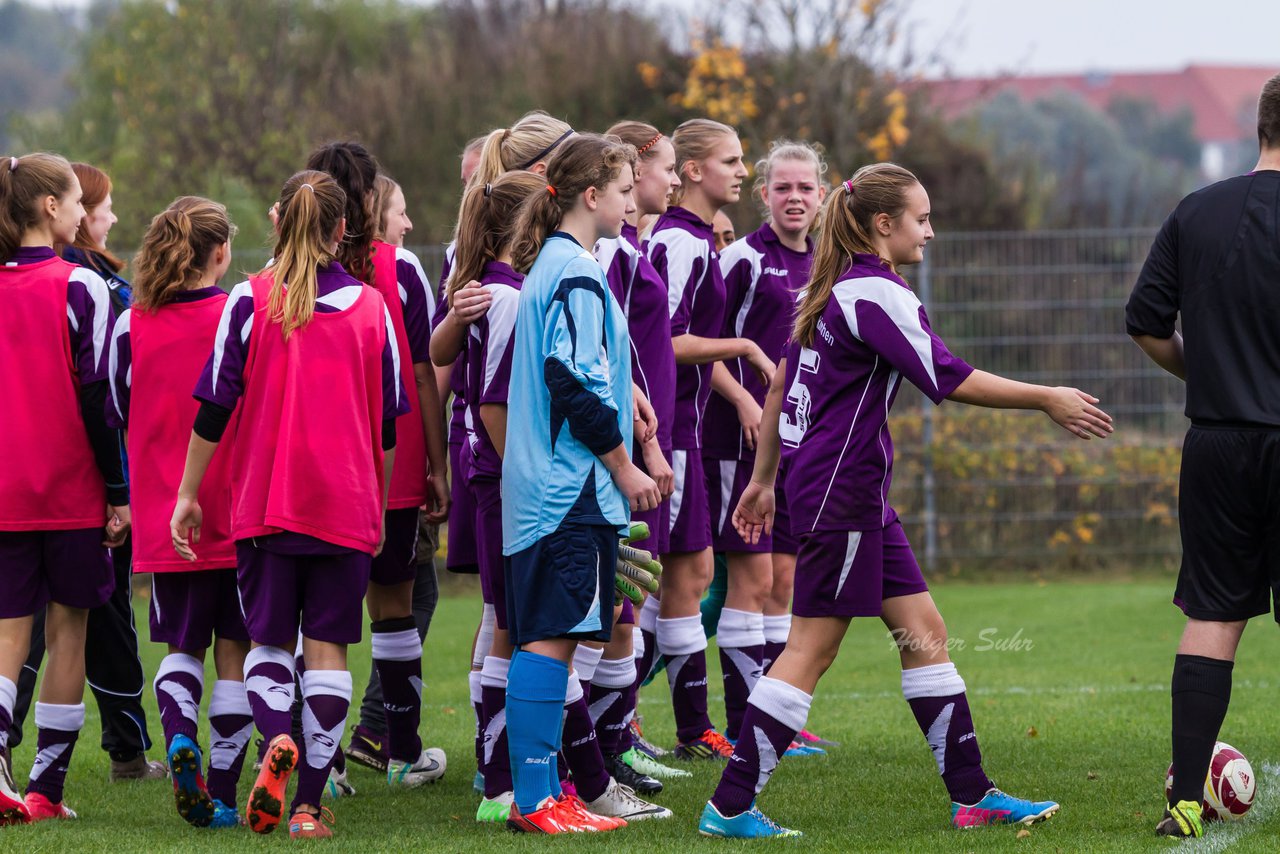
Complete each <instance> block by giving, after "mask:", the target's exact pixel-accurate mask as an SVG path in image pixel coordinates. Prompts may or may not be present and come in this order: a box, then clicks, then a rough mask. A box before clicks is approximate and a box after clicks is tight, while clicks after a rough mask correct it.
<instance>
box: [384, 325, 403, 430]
mask: <svg viewBox="0 0 1280 854" xmlns="http://www.w3.org/2000/svg"><path fill="white" fill-rule="evenodd" d="M382 316H383V319H384V321H385V322H386V324H387V341H386V343H385V344H383V345H382V420H383V421H393V420H395V419H396V418H399V417H400V416H401V415H404V414H405V413H407V412H409V397H408V393H407V392H406V391H405V387H404V381H403V380H402V379H401V377H400V347H399V346H397V344H396V328H395V326H394V325H393V324H392V322H391V312H389V311H387V307H386V306H385V305H384V306H383V307H382Z"/></svg>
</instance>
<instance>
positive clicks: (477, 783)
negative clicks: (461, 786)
mask: <svg viewBox="0 0 1280 854" xmlns="http://www.w3.org/2000/svg"><path fill="white" fill-rule="evenodd" d="M471 789H472V790H473V791H474V792H475V793H476V794H477V795H483V794H484V773H483V772H481V771H477V772H476V776H475V777H474V778H472V780H471Z"/></svg>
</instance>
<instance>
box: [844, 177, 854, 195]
mask: <svg viewBox="0 0 1280 854" xmlns="http://www.w3.org/2000/svg"><path fill="white" fill-rule="evenodd" d="M843 186H844V191H845V192H846V193H848V194H849V195H851V196H852V195H853V179H852V178H850V179H849V180H848V181H845V182H844V185H843Z"/></svg>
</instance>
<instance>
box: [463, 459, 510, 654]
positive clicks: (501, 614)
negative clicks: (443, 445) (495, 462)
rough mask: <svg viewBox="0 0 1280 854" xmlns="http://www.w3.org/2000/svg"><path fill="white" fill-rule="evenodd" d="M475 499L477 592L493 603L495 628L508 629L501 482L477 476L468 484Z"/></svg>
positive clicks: (488, 603)
mask: <svg viewBox="0 0 1280 854" xmlns="http://www.w3.org/2000/svg"><path fill="white" fill-rule="evenodd" d="M470 491H471V498H472V500H473V501H474V502H475V508H476V517H475V530H476V535H477V536H476V551H477V552H478V553H479V558H480V560H479V563H480V593H481V595H482V596H483V597H484V603H485V604H486V605H492V606H493V615H494V619H495V620H496V622H497V624H498V628H500V629H502V630H503V631H506V629H507V574H506V564H505V562H504V561H503V559H502V483H501V481H497V480H492V479H490V478H476V479H474V480H472V481H471V484H470Z"/></svg>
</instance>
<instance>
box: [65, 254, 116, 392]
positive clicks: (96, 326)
mask: <svg viewBox="0 0 1280 854" xmlns="http://www.w3.org/2000/svg"><path fill="white" fill-rule="evenodd" d="M67 281H69V282H79V283H80V284H82V285H84V289H85V292H86V293H88V294H89V299H91V300H93V366H94V367H95V368H96V367H98V364H99V363H100V362H101V361H102V352H103V351H104V350H106V349H107V319H108V318H109V317H110V316H111V289H110V288H108V287H107V283H106V282H104V281H103V280H102V277H101V276H99V275H98V274H97V273H95V272H93V271H92V270H89V269H86V268H84V267H76V268H75V269H74V270H72V271H71V275H70V276H69V277H68V278H67ZM75 329H76V331H77V332H79V331H80V327H79V326H76V327H75Z"/></svg>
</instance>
